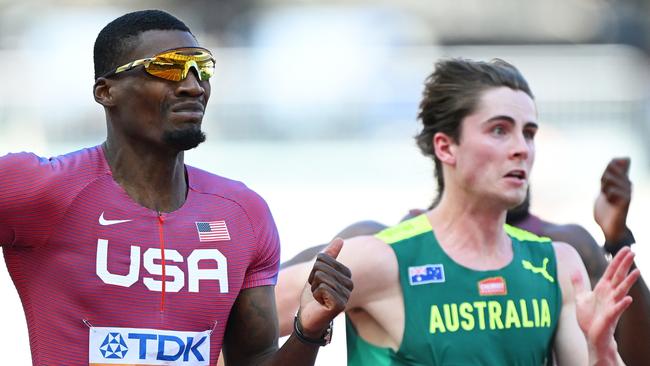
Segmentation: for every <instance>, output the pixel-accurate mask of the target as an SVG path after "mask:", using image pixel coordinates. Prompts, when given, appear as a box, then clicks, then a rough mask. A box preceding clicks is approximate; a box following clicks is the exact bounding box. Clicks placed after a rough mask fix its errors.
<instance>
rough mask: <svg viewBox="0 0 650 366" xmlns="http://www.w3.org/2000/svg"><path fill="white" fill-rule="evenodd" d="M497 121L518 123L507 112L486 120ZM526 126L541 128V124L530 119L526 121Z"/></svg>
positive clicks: (488, 121)
mask: <svg viewBox="0 0 650 366" xmlns="http://www.w3.org/2000/svg"><path fill="white" fill-rule="evenodd" d="M495 121H505V122H508V124H511V125H513V126H514V125H515V124H516V122H515V119H514V118H512V117H510V116H507V115H505V114H504V115H498V116H494V117H492V118H490V119H488V120H487V121H485V122H484V123H490V122H495ZM524 128H535V129H537V128H539V125H538V124H537V123H536V122H532V121H528V122H526V123H524Z"/></svg>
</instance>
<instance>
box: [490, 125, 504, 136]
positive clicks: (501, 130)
mask: <svg viewBox="0 0 650 366" xmlns="http://www.w3.org/2000/svg"><path fill="white" fill-rule="evenodd" d="M492 133H493V134H495V135H497V136H501V135H504V134H505V133H506V129H505V128H504V127H503V126H501V125H498V126H494V127H493V128H492Z"/></svg>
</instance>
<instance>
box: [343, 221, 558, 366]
mask: <svg viewBox="0 0 650 366" xmlns="http://www.w3.org/2000/svg"><path fill="white" fill-rule="evenodd" d="M506 232H507V233H508V235H509V236H510V237H511V238H512V249H513V253H514V255H513V259H512V262H510V263H509V264H508V265H506V266H505V267H503V268H501V269H499V270H490V271H475V270H471V269H468V268H466V267H463V266H461V265H459V264H457V263H456V262H454V261H453V260H452V259H451V258H449V256H447V254H446V253H445V252H444V251H443V250H442V249H441V247H440V245H439V244H438V241H437V239H436V237H435V235H434V233H433V231H432V229H431V225H430V224H429V221H428V219H427V217H426V216H425V215H421V216H418V217H416V218H413V219H411V220H408V221H405V222H403V223H401V224H399V225H397V226H394V227H391V228H388V229H386V230H384V231H382V232H380V233H378V234H377V235H376V237H377V238H379V239H381V240H383V241H385V242H386V243H387V244H389V245H390V247H391V248H392V249H393V250H394V251H395V255H396V256H397V261H398V266H399V277H400V284H401V286H402V292H403V297H404V311H405V328H404V336H403V340H402V344H401V345H400V348H399V350H397V352H395V351H393V350H392V349H387V348H380V347H376V346H374V345H371V344H369V343H367V342H365V341H364V340H363V339H362V338H361V337H359V336H358V334H357V332H356V330H355V329H354V327H353V326H352V324H351V323H350V321H349V320H347V338H348V340H347V348H348V365H350V366H361V365H363V366H398V365H453V366H460V365H513V366H514V365H527V366H528V365H530V366H541V365H550V364H552V356H551V350H552V345H553V339H554V335H555V331H556V328H557V321H558V317H559V315H560V309H561V306H562V296H561V293H560V286H559V283H558V279H557V269H556V260H555V253H554V250H553V246H552V245H551V241H550V240H549V239H546V238H540V237H537V236H535V235H534V234H531V233H529V232H526V231H523V230H520V229H517V228H514V227H511V226H507V225H506ZM377 270H378V271H379V270H381V268H377Z"/></svg>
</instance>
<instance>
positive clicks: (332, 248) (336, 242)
mask: <svg viewBox="0 0 650 366" xmlns="http://www.w3.org/2000/svg"><path fill="white" fill-rule="evenodd" d="M341 248H343V239H341V238H334V239H333V240H332V241H331V242H330V244H329V245H328V246H327V247H326V248H325V249H323V253H325V254H327V255H329V256H330V257H332V258H334V259H336V257H338V256H339V253H340V252H341Z"/></svg>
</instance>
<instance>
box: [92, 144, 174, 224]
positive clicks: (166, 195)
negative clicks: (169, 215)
mask: <svg viewBox="0 0 650 366" xmlns="http://www.w3.org/2000/svg"><path fill="white" fill-rule="evenodd" d="M102 149H103V151H104V156H105V157H106V161H107V162H108V165H109V167H110V169H111V173H112V175H113V179H114V180H115V181H116V182H117V183H118V184H119V185H120V186H122V188H123V189H124V190H125V191H126V193H127V194H128V195H129V196H130V197H131V198H132V199H133V200H134V201H135V202H137V203H138V204H140V205H142V206H144V207H147V208H149V209H152V210H155V211H158V212H172V211H175V210H177V209H179V208H180V207H181V206H182V205H183V203H185V199H186V197H187V177H186V175H185V165H184V163H183V152H178V153H175V154H170V153H165V152H163V151H159V150H152V149H150V148H145V147H141V146H137V145H136V144H117V143H112V142H110V141H108V140H107V141H106V142H104V143H103V144H102Z"/></svg>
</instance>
